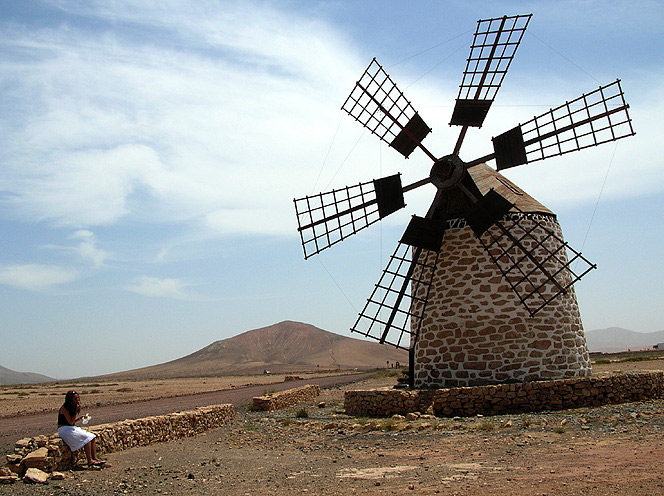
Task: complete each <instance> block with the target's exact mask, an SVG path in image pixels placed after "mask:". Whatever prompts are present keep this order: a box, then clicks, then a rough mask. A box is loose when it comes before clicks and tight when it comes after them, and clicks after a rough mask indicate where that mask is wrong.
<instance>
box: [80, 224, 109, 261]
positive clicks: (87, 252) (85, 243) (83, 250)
mask: <svg viewBox="0 0 664 496" xmlns="http://www.w3.org/2000/svg"><path fill="white" fill-rule="evenodd" d="M71 237H72V238H73V239H80V240H81V242H80V244H79V245H78V253H79V254H80V255H81V257H83V258H84V259H89V260H91V261H92V263H93V264H94V266H95V267H97V268H99V267H101V266H102V265H103V264H104V261H105V260H106V259H107V258H108V256H109V253H108V252H107V251H105V250H102V249H100V248H99V247H97V241H96V240H95V235H94V233H93V232H92V231H88V230H80V231H76V232H75V233H74V234H72V236H71Z"/></svg>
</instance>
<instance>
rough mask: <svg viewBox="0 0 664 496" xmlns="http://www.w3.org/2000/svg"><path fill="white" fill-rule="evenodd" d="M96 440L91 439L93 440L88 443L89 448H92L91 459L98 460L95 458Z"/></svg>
mask: <svg viewBox="0 0 664 496" xmlns="http://www.w3.org/2000/svg"><path fill="white" fill-rule="evenodd" d="M96 441H97V440H96V439H93V440H92V441H90V443H89V444H91V445H92V448H91V449H92V459H93V460H94V461H98V460H97V443H96Z"/></svg>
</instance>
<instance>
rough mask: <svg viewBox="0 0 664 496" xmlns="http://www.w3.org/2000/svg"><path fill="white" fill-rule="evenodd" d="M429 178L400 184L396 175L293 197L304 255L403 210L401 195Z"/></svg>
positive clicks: (321, 248)
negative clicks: (315, 193) (301, 196)
mask: <svg viewBox="0 0 664 496" xmlns="http://www.w3.org/2000/svg"><path fill="white" fill-rule="evenodd" d="M430 181H431V179H430V178H428V177H427V178H425V179H422V180H421V181H417V182H415V183H412V184H409V185H407V186H403V187H402V185H401V176H400V175H399V174H395V175H393V176H387V177H383V178H381V179H374V180H373V181H369V182H366V183H359V184H357V185H355V186H346V187H345V188H340V189H335V190H332V191H328V192H326V193H318V194H317V195H312V196H305V197H304V198H298V199H295V200H293V202H294V203H295V214H296V216H297V224H298V228H297V230H298V231H299V232H300V239H301V241H302V248H303V250H304V258H305V259H307V258H309V257H311V256H312V255H316V254H317V253H320V252H321V251H322V250H324V249H326V248H329V247H330V246H332V245H334V244H336V243H339V242H340V241H343V240H344V239H346V238H347V237H349V236H352V235H353V234H355V233H357V232H358V231H361V230H362V229H365V228H367V227H369V226H370V225H371V224H374V223H376V222H378V221H379V220H381V219H383V218H385V217H387V216H388V215H390V214H392V213H394V212H396V211H397V210H400V209H402V208H403V207H405V206H406V204H405V202H404V197H403V194H404V193H406V192H408V191H411V190H413V189H416V188H419V187H420V186H423V185H425V184H428V183H429V182H430Z"/></svg>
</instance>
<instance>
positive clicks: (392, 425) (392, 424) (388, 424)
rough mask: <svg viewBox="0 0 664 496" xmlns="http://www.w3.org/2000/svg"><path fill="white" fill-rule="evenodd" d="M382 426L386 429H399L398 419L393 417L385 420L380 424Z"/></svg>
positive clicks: (382, 428)
mask: <svg viewBox="0 0 664 496" xmlns="http://www.w3.org/2000/svg"><path fill="white" fill-rule="evenodd" d="M380 428H381V430H384V431H394V430H396V429H397V421H396V420H394V419H391V418H389V419H386V420H383V421H382V422H381V424H380Z"/></svg>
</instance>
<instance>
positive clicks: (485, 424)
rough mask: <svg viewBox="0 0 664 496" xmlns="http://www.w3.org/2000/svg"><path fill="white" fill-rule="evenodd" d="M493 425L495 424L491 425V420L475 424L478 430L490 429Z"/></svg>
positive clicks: (493, 427)
mask: <svg viewBox="0 0 664 496" xmlns="http://www.w3.org/2000/svg"><path fill="white" fill-rule="evenodd" d="M495 427H496V426H495V425H493V422H482V423H481V424H477V430H478V431H492V430H493V429H495Z"/></svg>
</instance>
